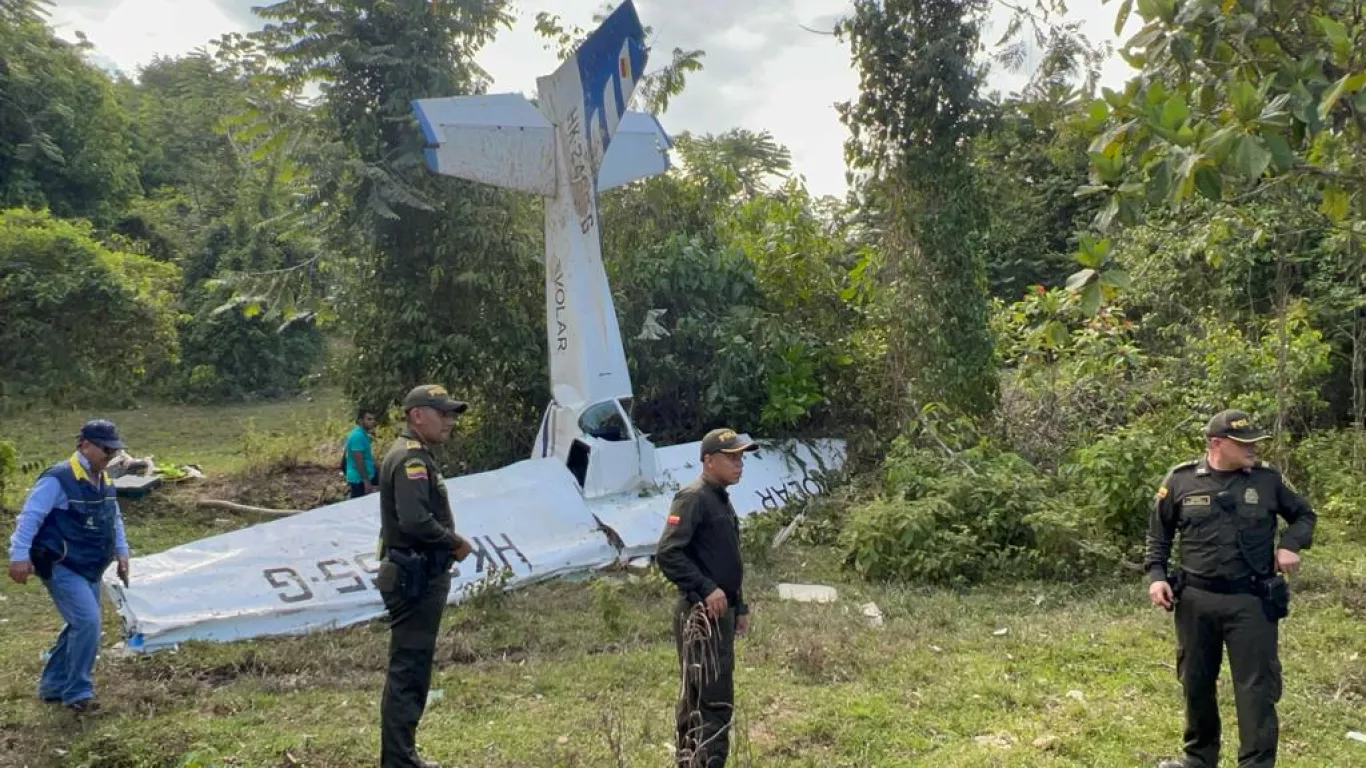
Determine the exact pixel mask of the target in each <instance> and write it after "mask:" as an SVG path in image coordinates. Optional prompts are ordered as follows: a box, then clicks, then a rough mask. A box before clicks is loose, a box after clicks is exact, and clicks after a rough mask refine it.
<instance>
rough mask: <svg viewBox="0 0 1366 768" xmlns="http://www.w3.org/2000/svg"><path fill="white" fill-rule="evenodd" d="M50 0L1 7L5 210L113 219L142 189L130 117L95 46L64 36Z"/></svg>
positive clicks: (0, 154) (0, 186)
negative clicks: (89, 57) (47, 11)
mask: <svg viewBox="0 0 1366 768" xmlns="http://www.w3.org/2000/svg"><path fill="white" fill-rule="evenodd" d="M47 4H48V3H47V2H46V0H14V1H13V2H7V3H5V4H4V7H3V9H0V208H5V207H16V206H30V207H36V208H50V209H51V210H52V211H53V213H55V214H56V215H58V216H84V217H89V218H93V219H95V220H97V221H99V222H104V223H107V222H109V221H111V220H112V219H113V218H114V217H115V216H116V215H117V213H118V212H119V211H120V210H121V209H122V207H123V206H124V205H125V204H126V203H127V202H128V201H129V200H130V199H131V198H132V197H133V196H134V195H136V194H138V192H139V191H140V190H139V188H138V180H137V172H136V169H135V167H134V165H133V163H132V160H131V158H130V141H129V131H128V120H127V118H126V116H125V114H124V112H123V110H122V109H120V107H119V104H118V100H117V98H116V96H115V92H114V86H113V84H112V83H111V82H110V80H109V77H108V75H106V74H105V73H104V72H102V71H100V70H99V69H96V68H95V67H93V66H91V65H90V64H89V63H87V62H86V61H85V59H84V58H83V54H84V53H85V52H86V51H87V50H89V45H88V44H87V43H85V42H84V40H82V41H81V42H80V43H79V44H75V45H73V44H70V43H67V42H64V41H62V40H60V39H58V38H57V36H56V35H55V34H53V31H52V29H51V27H49V26H48V25H47V23H46V20H45V19H44V18H43V13H42V12H43V10H44V9H43V6H45V5H47Z"/></svg>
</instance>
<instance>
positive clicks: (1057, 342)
mask: <svg viewBox="0 0 1366 768" xmlns="http://www.w3.org/2000/svg"><path fill="white" fill-rule="evenodd" d="M1043 335H1044V338H1045V339H1047V340H1048V342H1049V343H1050V344H1052V345H1053V346H1055V347H1062V346H1066V344H1067V326H1065V325H1063V324H1062V323H1060V322H1058V321H1057V320H1049V321H1048V323H1047V324H1046V325H1044V328H1043Z"/></svg>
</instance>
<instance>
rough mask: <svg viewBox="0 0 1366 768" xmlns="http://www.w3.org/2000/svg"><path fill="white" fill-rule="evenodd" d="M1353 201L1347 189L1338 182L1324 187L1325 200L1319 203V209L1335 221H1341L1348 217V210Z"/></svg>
mask: <svg viewBox="0 0 1366 768" xmlns="http://www.w3.org/2000/svg"><path fill="white" fill-rule="evenodd" d="M1350 203H1351V198H1350V197H1349V196H1348V194H1347V192H1346V190H1344V189H1343V188H1342V187H1339V186H1337V185H1336V184H1332V185H1329V186H1327V187H1324V188H1323V202H1322V203H1321V204H1320V205H1319V210H1320V211H1323V215H1325V216H1327V217H1328V218H1329V219H1331V220H1332V221H1333V222H1335V223H1336V222H1340V221H1342V220H1343V219H1345V218H1347V210H1348V207H1349V205H1350Z"/></svg>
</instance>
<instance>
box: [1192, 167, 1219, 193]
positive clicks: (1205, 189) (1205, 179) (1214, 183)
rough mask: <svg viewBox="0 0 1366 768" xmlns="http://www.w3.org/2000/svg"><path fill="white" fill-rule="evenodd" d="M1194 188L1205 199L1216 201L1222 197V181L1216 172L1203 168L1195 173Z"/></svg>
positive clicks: (1209, 168)
mask: <svg viewBox="0 0 1366 768" xmlns="http://www.w3.org/2000/svg"><path fill="white" fill-rule="evenodd" d="M1195 188H1196V189H1197V190H1199V192H1200V194H1201V195H1203V196H1205V197H1206V198H1208V199H1210V200H1218V199H1220V198H1221V197H1223V188H1224V180H1223V177H1221V176H1220V175H1219V172H1218V171H1216V170H1214V169H1213V168H1211V167H1209V166H1203V167H1201V168H1199V169H1197V170H1196V172H1195Z"/></svg>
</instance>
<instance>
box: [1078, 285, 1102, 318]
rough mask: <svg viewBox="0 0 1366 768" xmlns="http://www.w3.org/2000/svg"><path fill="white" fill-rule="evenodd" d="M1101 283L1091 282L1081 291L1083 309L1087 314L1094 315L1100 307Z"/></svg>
mask: <svg viewBox="0 0 1366 768" xmlns="http://www.w3.org/2000/svg"><path fill="white" fill-rule="evenodd" d="M1100 299H1101V293H1100V283H1091V284H1090V285H1088V286H1086V287H1085V288H1083V289H1082V292H1081V311H1082V312H1083V313H1085V314H1087V315H1094V314H1095V313H1096V310H1098V309H1100Z"/></svg>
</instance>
